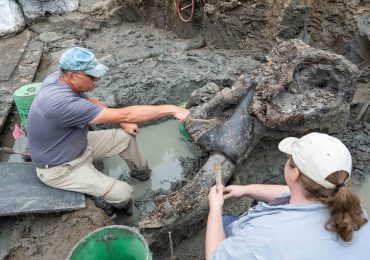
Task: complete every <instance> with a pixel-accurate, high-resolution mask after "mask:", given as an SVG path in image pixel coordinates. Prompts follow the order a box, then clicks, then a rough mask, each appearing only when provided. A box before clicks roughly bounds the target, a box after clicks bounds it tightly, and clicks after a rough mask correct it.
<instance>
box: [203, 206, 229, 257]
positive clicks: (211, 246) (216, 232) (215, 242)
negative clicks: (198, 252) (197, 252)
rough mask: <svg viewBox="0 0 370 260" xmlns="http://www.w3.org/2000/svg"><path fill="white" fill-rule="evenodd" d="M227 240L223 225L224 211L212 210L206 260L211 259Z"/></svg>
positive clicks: (208, 229)
mask: <svg viewBox="0 0 370 260" xmlns="http://www.w3.org/2000/svg"><path fill="white" fill-rule="evenodd" d="M223 240H225V231H224V227H223V224H222V209H217V210H210V211H209V214H208V220H207V231H206V252H205V253H206V260H209V259H211V256H212V253H213V252H214V251H215V250H216V249H217V247H218V246H219V245H220V244H221V242H222V241H223Z"/></svg>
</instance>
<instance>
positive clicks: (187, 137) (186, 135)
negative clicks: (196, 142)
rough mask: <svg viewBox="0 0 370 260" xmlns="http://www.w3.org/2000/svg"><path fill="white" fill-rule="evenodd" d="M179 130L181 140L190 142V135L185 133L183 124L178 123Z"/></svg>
mask: <svg viewBox="0 0 370 260" xmlns="http://www.w3.org/2000/svg"><path fill="white" fill-rule="evenodd" d="M179 130H180V135H181V137H182V138H184V139H186V140H191V139H192V138H191V135H190V134H189V133H188V132H187V131H186V129H185V123H180V124H179Z"/></svg>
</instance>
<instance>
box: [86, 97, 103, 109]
mask: <svg viewBox="0 0 370 260" xmlns="http://www.w3.org/2000/svg"><path fill="white" fill-rule="evenodd" d="M88 100H89V101H90V102H92V103H94V104H97V105H98V106H101V107H107V106H106V105H105V104H104V103H103V102H101V101H99V100H97V99H96V98H93V97H89V99H88Z"/></svg>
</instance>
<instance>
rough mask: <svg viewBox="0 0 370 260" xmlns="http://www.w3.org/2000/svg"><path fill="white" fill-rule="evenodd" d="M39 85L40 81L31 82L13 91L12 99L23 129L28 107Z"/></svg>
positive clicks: (28, 110)
mask: <svg viewBox="0 0 370 260" xmlns="http://www.w3.org/2000/svg"><path fill="white" fill-rule="evenodd" d="M40 87H41V83H31V84H27V85H23V86H22V87H20V88H18V89H17V90H16V91H14V94H13V99H14V102H15V106H16V107H17V110H18V113H19V117H20V118H21V122H22V126H23V129H27V127H26V122H27V117H28V113H29V112H30V107H31V104H32V101H33V99H34V98H35V96H36V92H37V91H38V90H39V88H40Z"/></svg>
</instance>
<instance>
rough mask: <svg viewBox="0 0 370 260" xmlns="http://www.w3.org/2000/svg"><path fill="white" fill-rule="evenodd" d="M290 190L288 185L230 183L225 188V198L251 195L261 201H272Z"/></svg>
mask: <svg viewBox="0 0 370 260" xmlns="http://www.w3.org/2000/svg"><path fill="white" fill-rule="evenodd" d="M287 192H290V190H289V188H288V186H287V185H273V184H249V185H230V186H227V187H226V188H225V196H224V198H225V199H231V198H240V197H243V196H249V197H252V198H254V199H256V200H259V201H265V202H270V201H272V200H273V199H276V198H277V197H279V196H280V195H281V194H283V193H287Z"/></svg>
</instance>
